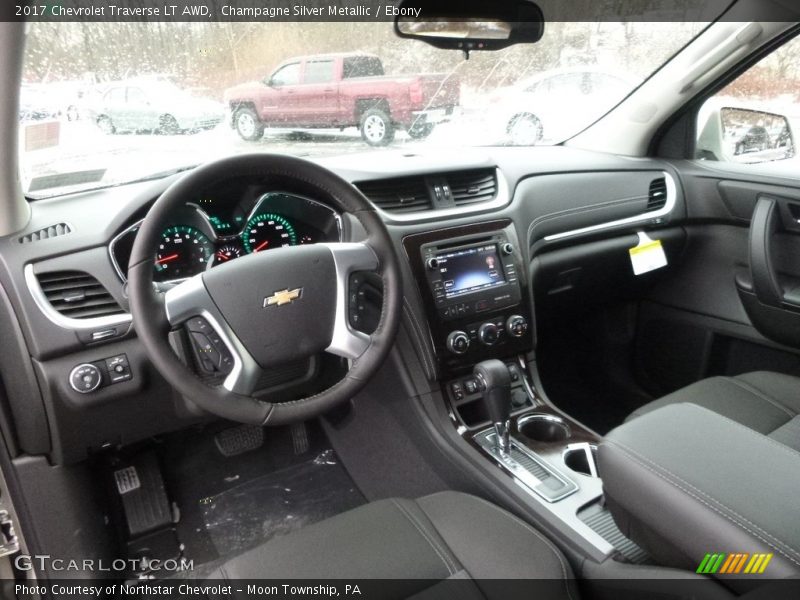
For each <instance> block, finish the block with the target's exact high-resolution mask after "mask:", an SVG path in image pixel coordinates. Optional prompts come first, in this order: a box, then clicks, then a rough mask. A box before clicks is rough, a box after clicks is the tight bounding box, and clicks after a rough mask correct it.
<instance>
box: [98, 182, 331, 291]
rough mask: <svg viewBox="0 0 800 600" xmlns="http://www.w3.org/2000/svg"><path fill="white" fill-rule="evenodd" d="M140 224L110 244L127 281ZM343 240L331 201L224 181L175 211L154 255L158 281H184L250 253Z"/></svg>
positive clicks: (110, 251)
mask: <svg viewBox="0 0 800 600" xmlns="http://www.w3.org/2000/svg"><path fill="white" fill-rule="evenodd" d="M141 224H142V221H141V220H139V221H137V222H135V223H134V224H133V225H130V226H129V227H127V228H126V229H125V230H123V231H122V232H121V233H119V234H118V235H117V236H116V237H115V238H114V239H113V240H112V241H111V243H110V244H109V253H110V255H111V261H112V263H113V264H114V267H115V269H116V270H117V273H118V275H119V276H120V277H121V278H122V280H123V281H126V280H127V270H128V261H129V259H130V255H131V250H132V249H133V244H134V241H135V239H136V234H137V232H138V231H139V227H140V226H141ZM340 240H341V220H340V217H339V215H338V214H337V213H336V212H335V211H333V210H332V209H331V208H329V207H327V206H326V205H324V204H322V203H320V202H317V201H316V200H313V199H311V198H306V197H304V196H300V195H297V194H295V193H289V192H283V191H275V190H271V189H269V188H268V187H265V186H264V185H263V184H253V183H248V182H244V181H235V182H224V183H221V184H218V185H216V186H214V187H212V188H209V189H208V190H207V191H206V192H204V193H203V194H201V195H199V196H198V197H196V198H192V199H190V200H188V201H187V203H186V204H185V206H184V207H183V209H182V210H179V211H176V213H175V214H174V215H173V217H172V223H170V225H169V226H168V227H167V228H166V229H165V230H164V232H163V233H162V235H161V240H160V243H159V246H158V248H157V252H156V254H155V256H154V257H153V271H154V272H153V279H154V281H156V282H161V283H164V282H174V281H180V280H183V279H188V278H189V277H193V276H194V275H197V274H199V273H202V272H203V271H205V270H207V269H212V268H214V267H215V266H218V265H221V264H225V263H227V262H230V261H232V260H235V259H237V258H239V257H241V256H245V255H246V254H255V253H258V252H266V251H268V250H272V249H275V248H280V247H283V246H297V245H302V244H316V243H319V242H338V241H340Z"/></svg>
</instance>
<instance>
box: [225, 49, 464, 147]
mask: <svg viewBox="0 0 800 600" xmlns="http://www.w3.org/2000/svg"><path fill="white" fill-rule="evenodd" d="M458 100H459V82H458V80H457V79H456V78H454V77H452V76H448V75H443V74H425V75H397V76H387V75H384V71H383V64H382V63H381V60H380V58H378V57H377V56H373V55H370V54H360V53H352V54H320V55H314V56H300V57H296V58H291V59H289V60H287V61H285V62H284V63H282V64H281V65H279V66H278V67H277V68H276V69H275V70H274V71H273V72H272V74H271V75H269V76H268V77H266V78H265V79H264V80H263V81H261V82H252V83H245V84H242V85H239V86H236V87H234V88H231V89H229V90H227V91H226V92H225V102H226V103H227V104H228V106H229V107H230V109H231V116H232V120H231V125H232V126H233V127H234V128H235V129H236V131H237V132H238V133H239V135H240V136H241V137H242V139H245V140H248V141H254V140H258V139H260V138H261V136H262V135H263V133H264V127H265V126H268V125H271V126H278V127H291V128H301V129H304V128H329V127H335V128H339V129H344V128H345V127H353V126H357V127H358V128H359V129H360V130H361V137H362V138H363V139H364V141H365V142H366V143H367V144H369V145H370V146H384V145H386V144H388V143H390V142H391V141H392V140H393V139H394V135H395V132H396V130H397V128H398V127H400V128H403V129H406V130H407V131H408V133H409V135H410V136H411V137H412V138H422V137H425V136H427V135H428V134H429V133H430V132H431V131H432V130H433V127H434V125H435V124H436V123H438V122H441V121H443V120H445V119H447V117H448V116H449V115H451V114H452V113H453V108H454V107H455V106H456V105H457V104H458Z"/></svg>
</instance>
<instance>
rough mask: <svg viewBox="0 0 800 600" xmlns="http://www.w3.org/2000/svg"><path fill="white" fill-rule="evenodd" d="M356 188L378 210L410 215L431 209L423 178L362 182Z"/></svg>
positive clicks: (428, 193) (429, 197)
mask: <svg viewBox="0 0 800 600" xmlns="http://www.w3.org/2000/svg"><path fill="white" fill-rule="evenodd" d="M356 187H357V188H358V189H359V190H361V193H362V194H364V195H365V196H366V197H367V198H369V200H370V201H371V202H372V203H373V204H374V205H375V206H377V207H378V208H381V209H383V210H385V211H388V212H395V213H411V212H420V211H423V210H428V209H429V208H431V196H430V192H429V190H428V186H427V184H426V183H425V179H424V178H423V177H398V178H395V179H381V180H379V181H363V182H361V183H357V184H356Z"/></svg>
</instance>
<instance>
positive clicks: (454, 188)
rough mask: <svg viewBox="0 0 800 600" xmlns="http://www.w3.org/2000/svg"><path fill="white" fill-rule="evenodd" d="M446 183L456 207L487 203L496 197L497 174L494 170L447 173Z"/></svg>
mask: <svg viewBox="0 0 800 600" xmlns="http://www.w3.org/2000/svg"><path fill="white" fill-rule="evenodd" d="M447 182H448V184H449V186H450V193H451V194H452V195H453V202H454V203H455V205H456V206H467V205H469V204H478V203H480V202H489V201H490V200H494V198H495V196H497V174H496V172H495V170H494V169H477V170H474V171H460V172H455V173H449V174H448V175H447Z"/></svg>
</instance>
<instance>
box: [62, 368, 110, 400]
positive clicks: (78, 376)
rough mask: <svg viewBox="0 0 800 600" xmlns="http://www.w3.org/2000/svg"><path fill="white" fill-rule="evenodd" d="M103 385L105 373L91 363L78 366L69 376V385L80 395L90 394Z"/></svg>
mask: <svg viewBox="0 0 800 600" xmlns="http://www.w3.org/2000/svg"><path fill="white" fill-rule="evenodd" d="M101 383H103V373H102V372H101V371H100V369H99V368H97V366H95V365H93V364H91V363H84V364H82V365H78V366H77V367H75V368H74V369H72V372H71V373H70V374H69V385H70V387H72V389H73V390H75V391H76V392H78V393H79V394H89V393H91V392H93V391H95V390H96V389H97V388H99V387H100V384H101Z"/></svg>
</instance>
